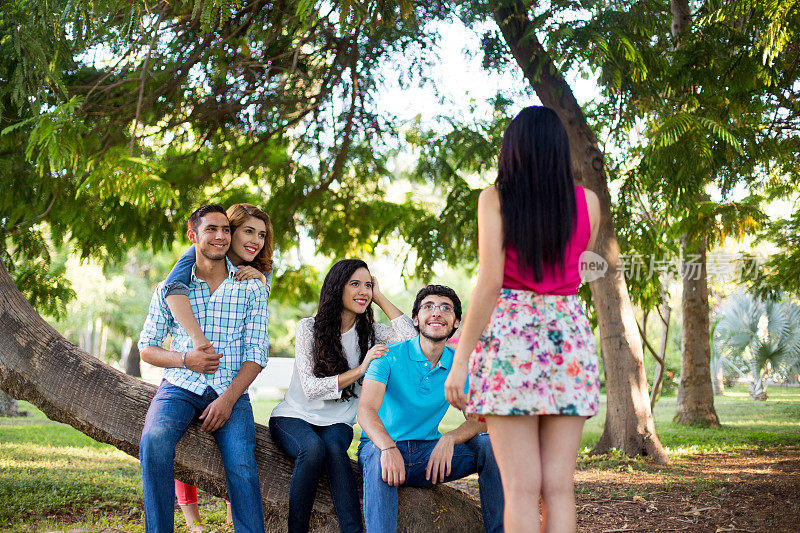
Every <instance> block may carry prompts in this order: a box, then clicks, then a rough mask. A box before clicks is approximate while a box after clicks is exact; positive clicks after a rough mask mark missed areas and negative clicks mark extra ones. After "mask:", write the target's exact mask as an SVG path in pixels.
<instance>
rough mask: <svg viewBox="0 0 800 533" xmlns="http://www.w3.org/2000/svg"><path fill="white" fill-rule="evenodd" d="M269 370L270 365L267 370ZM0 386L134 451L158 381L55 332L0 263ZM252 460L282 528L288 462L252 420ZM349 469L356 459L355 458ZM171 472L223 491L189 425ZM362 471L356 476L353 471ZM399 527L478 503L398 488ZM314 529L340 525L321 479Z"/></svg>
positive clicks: (273, 524) (448, 517)
mask: <svg viewBox="0 0 800 533" xmlns="http://www.w3.org/2000/svg"><path fill="white" fill-rule="evenodd" d="M266 371H267V372H269V369H267V370H266ZM0 386H1V387H2V389H3V390H5V391H6V392H8V393H9V394H12V395H14V396H15V397H17V398H20V399H24V400H27V401H29V402H31V403H33V404H35V405H36V406H38V407H39V408H40V409H41V410H42V411H43V412H44V413H45V414H46V415H47V416H48V417H49V418H50V419H52V420H55V421H58V422H65V423H67V424H70V425H71V426H73V427H75V428H77V429H78V430H80V431H82V432H84V433H86V434H87V435H89V436H90V437H92V438H93V439H95V440H97V441H100V442H106V443H109V444H111V445H113V446H116V447H117V448H119V449H120V450H122V451H124V452H126V453H128V454H130V455H132V456H134V457H138V454H139V437H140V435H141V432H142V426H143V425H144V417H145V413H146V412H147V407H148V405H149V404H150V400H151V399H152V398H153V395H154V393H155V391H156V387H155V386H153V385H150V384H147V383H144V382H142V381H139V380H138V379H135V378H133V377H131V376H127V375H125V374H123V373H122V372H119V371H117V370H115V369H114V368H112V367H110V366H108V365H106V364H105V363H103V362H101V361H100V360H99V359H97V358H96V357H93V356H91V355H89V354H87V353H85V352H83V351H82V350H80V349H79V348H77V347H76V346H75V345H74V344H72V343H70V342H69V341H67V340H66V339H64V338H63V337H61V335H59V334H58V332H57V331H55V330H54V329H53V328H52V327H51V326H50V325H49V324H47V322H45V321H44V320H42V318H41V317H40V316H39V315H38V314H37V313H36V311H34V310H33V308H32V307H31V306H30V304H29V303H28V302H27V300H25V298H24V297H23V296H22V294H20V293H19V291H18V290H17V289H16V287H15V286H14V282H13V281H11V278H10V277H9V276H8V273H7V272H6V269H5V266H4V265H3V263H2V262H0ZM256 443H257V447H256V462H257V465H258V475H259V479H260V480H261V495H262V498H263V505H264V512H265V515H266V519H267V520H266V524H267V531H285V529H286V523H287V519H286V518H287V512H288V496H289V479H290V476H291V472H292V464H291V462H290V461H289V460H288V458H287V457H286V456H285V455H284V454H282V453H281V452H279V451H278V450H277V449H276V448H275V446H274V445H273V443H272V440H271V439H270V437H269V431H268V430H267V428H265V427H264V426H262V425H259V424H257V425H256ZM353 467H354V468H355V464H353ZM175 476H176V477H177V478H179V479H181V480H182V481H185V482H187V483H192V484H194V485H197V486H199V487H200V488H202V489H204V490H206V491H208V492H210V493H211V494H214V495H215V496H219V497H225V496H226V489H225V475H224V471H223V467H222V460H221V459H220V455H219V451H218V449H217V446H216V444H215V442H214V438H213V437H212V436H210V435H207V434H205V433H203V432H201V431H200V429H199V425H198V424H196V423H195V424H192V426H191V427H190V428H189V431H188V432H187V433H186V436H184V438H183V439H181V441H180V442H179V443H178V448H177V450H176V454H175ZM359 477H360V476H359ZM398 515H399V516H398V518H399V521H398V526H399V530H400V531H408V532H416V531H430V532H433V531H442V530H446V531H480V530H481V529H482V520H481V513H480V509H479V508H478V507H477V506H476V505H475V504H474V503H473V502H472V500H470V498H469V497H467V496H466V495H465V494H464V493H462V492H460V491H457V490H455V489H452V488H450V487H444V486H439V487H435V488H432V489H420V488H405V487H404V488H401V489H400V509H399V513H398ZM312 529H313V530H314V531H331V532H333V531H338V526H337V521H336V517H335V515H334V512H333V504H332V502H331V497H330V493H329V491H328V483H327V479H325V478H324V477H323V480H322V481H321V482H320V487H319V489H318V491H317V499H316V502H315V503H314V511H313V514H312Z"/></svg>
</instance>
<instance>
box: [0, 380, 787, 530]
mask: <svg viewBox="0 0 800 533" xmlns="http://www.w3.org/2000/svg"><path fill="white" fill-rule="evenodd" d="M768 393H769V400H768V401H766V402H754V401H752V400H750V399H749V396H748V394H747V391H746V389H745V388H744V387H736V388H733V389H728V390H727V391H726V394H725V396H722V397H719V396H718V397H716V398H715V405H716V410H717V414H718V415H719V418H720V421H721V423H722V427H721V428H695V427H685V426H680V425H678V424H674V423H673V422H672V417H673V416H674V413H675V398H674V397H666V398H662V399H661V400H660V401H659V402H658V404H657V405H656V410H655V421H656V430H657V432H658V434H659V437H660V438H661V442H662V443H663V444H664V447H665V448H666V450H667V452H668V453H669V455H670V457H671V458H672V459H673V460H675V461H676V463H680V461H681V459H682V458H683V457H685V456H687V455H692V454H705V453H738V452H740V451H742V450H756V451H758V450H768V449H774V448H776V447H783V446H786V447H800V389H798V388H793V389H787V388H781V387H776V386H773V387H771V388H770V389H769V391H768ZM20 403H21V407H22V408H23V409H25V410H28V411H31V412H32V413H33V416H30V417H27V418H0V530H3V531H52V530H58V529H63V528H64V527H65V524H71V525H70V527H90V528H93V529H100V528H117V529H122V530H125V531H132V532H138V531H143V529H144V526H143V520H142V502H141V494H142V486H141V475H140V473H139V464H138V461H137V460H136V459H134V458H132V457H130V456H128V455H126V454H124V453H122V452H120V451H119V450H116V449H115V448H113V447H111V446H109V445H106V444H100V443H98V442H96V441H94V440H92V439H90V438H89V437H87V436H85V435H83V434H82V433H80V432H78V431H77V430H75V429H73V428H71V427H69V426H66V425H63V424H59V423H56V422H52V421H50V420H48V419H47V418H46V417H45V416H44V415H43V414H42V413H41V412H40V411H38V410H37V409H36V408H35V407H33V406H31V405H30V404H26V403H24V402H20ZM276 403H277V402H275V401H266V400H258V401H255V402H254V404H253V408H254V412H255V417H256V421H257V422H259V423H261V424H266V422H267V419H268V417H269V413H270V412H271V411H272V408H273V407H274V406H275V405H276ZM601 403H603V404H604V402H601ZM463 419H464V418H463V416H462V415H461V413H459V412H458V411H455V410H452V409H451V410H449V411H448V412H447V414H446V416H445V418H444V420H443V421H442V424H441V425H440V429H441V430H442V431H449V430H450V429H453V428H455V427H456V426H457V425H458V424H460V423H461V421H463ZM604 419H605V412H604V411H601V412H600V414H598V416H596V417H594V418H592V419H590V420H589V421H588V422H587V424H586V427H585V430H584V436H583V440H582V443H581V444H582V447H583V451H582V453H581V457H580V459H579V467H580V468H582V469H585V468H592V469H594V468H597V469H600V470H605V471H624V472H633V471H639V470H644V471H646V470H650V469H651V467H652V465H651V464H650V463H649V462H648V461H647V460H644V459H641V458H635V459H631V458H628V457H627V456H625V455H623V454H620V453H612V454H609V455H606V456H601V457H588V455H587V454H588V451H589V450H590V449H591V447H592V446H593V445H594V444H595V443H596V442H597V440H598V439H599V437H600V434H601V433H602V427H603V422H604ZM360 434H361V430H360V428H359V427H358V426H356V427H355V438H354V439H353V444H352V446H351V447H350V453H351V456H352V457H355V450H356V448H357V446H358V437H359V436H360ZM666 481H668V479H667V480H666ZM697 483H698V484H699V485H698V486H697V487H696V489H697V490H705V489H712V490H713V488H714V487H709V486H707V485H708V483H706V484H705V485H704V484H703V483H704V482H703V481H702V480H698V481H697ZM579 490H580V489H579ZM631 490H632V491H633V492H632V494H633V493H635V492H636V491H637V490H638V489H636V488H635V487H632V488H631ZM201 498H202V499H201V504H203V503H204V502H207V503H206V504H204V505H203V506H202V512H203V516H204V519H205V520H206V521H207V522H209V523H210V524H212V525H214V526H215V528H217V529H218V530H219V529H222V528H223V527H224V526H223V524H224V520H225V507H224V504H223V503H222V501H221V500H217V499H211V498H208V497H205V498H203V497H202V496H201ZM208 502H211V503H208ZM175 523H176V525H179V526H181V525H182V524H183V520H182V518H181V516H180V514H176V521H175Z"/></svg>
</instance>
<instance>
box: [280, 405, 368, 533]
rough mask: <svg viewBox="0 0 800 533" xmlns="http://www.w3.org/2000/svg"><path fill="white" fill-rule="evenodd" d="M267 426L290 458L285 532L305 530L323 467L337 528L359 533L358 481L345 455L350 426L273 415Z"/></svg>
mask: <svg viewBox="0 0 800 533" xmlns="http://www.w3.org/2000/svg"><path fill="white" fill-rule="evenodd" d="M269 429H270V433H271V434H272V440H274V441H275V444H276V445H277V446H278V448H280V449H281V450H282V451H284V452H285V453H286V454H287V455H289V457H291V458H293V459H294V470H293V471H292V482H291V484H290V485H289V533H295V532H306V531H308V527H309V520H310V519H311V508H312V507H313V506H314V498H315V497H316V494H317V484H318V483H319V478H320V476H321V475H322V469H323V468H324V469H325V471H326V472H327V473H328V484H329V485H330V489H331V498H332V499H333V508H334V510H335V511H336V518H337V519H338V520H339V531H341V532H342V533H349V532H359V533H360V532H361V531H362V527H361V526H362V523H361V505H360V504H359V500H358V484H357V483H356V476H355V474H354V473H353V467H352V463H351V462H350V458H349V457H348V456H347V449H348V448H349V447H350V443H351V442H352V440H353V428H352V427H351V426H350V425H348V424H333V425H331V426H315V425H313V424H309V423H308V422H306V421H305V420H301V419H299V418H293V417H288V416H273V417H272V418H270V419H269Z"/></svg>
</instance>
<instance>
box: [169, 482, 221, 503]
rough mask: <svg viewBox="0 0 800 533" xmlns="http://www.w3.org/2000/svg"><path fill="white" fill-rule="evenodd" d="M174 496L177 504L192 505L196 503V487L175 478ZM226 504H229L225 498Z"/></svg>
mask: <svg viewBox="0 0 800 533" xmlns="http://www.w3.org/2000/svg"><path fill="white" fill-rule="evenodd" d="M175 496H177V497H178V505H192V504H193V503H197V487H195V486H194V485H187V484H186V483H184V482H183V481H178V480H177V479H176V480H175ZM225 503H227V504H228V505H230V504H231V502H229V501H228V500H225Z"/></svg>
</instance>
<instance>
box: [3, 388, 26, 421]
mask: <svg viewBox="0 0 800 533" xmlns="http://www.w3.org/2000/svg"><path fill="white" fill-rule="evenodd" d="M27 415H28V413H27V412H26V411H20V410H19V406H18V405H17V400H15V399H14V398H12V397H11V396H9V395H8V394H6V393H5V392H3V391H2V390H0V416H27Z"/></svg>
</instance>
